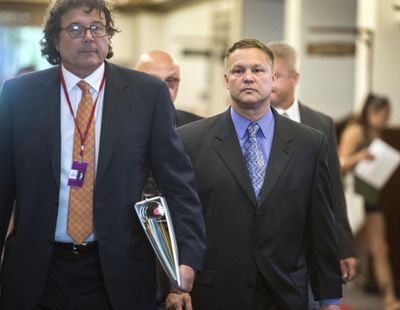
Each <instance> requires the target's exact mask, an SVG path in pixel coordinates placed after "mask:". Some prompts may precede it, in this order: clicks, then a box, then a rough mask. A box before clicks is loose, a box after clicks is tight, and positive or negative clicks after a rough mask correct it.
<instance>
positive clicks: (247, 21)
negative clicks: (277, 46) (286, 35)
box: [242, 0, 284, 42]
mask: <svg viewBox="0 0 400 310" xmlns="http://www.w3.org/2000/svg"><path fill="white" fill-rule="evenodd" d="M283 17H284V1H283V0H246V1H243V21H244V23H243V30H242V37H243V38H255V39H258V40H261V41H263V42H271V41H281V40H282V39H283Z"/></svg>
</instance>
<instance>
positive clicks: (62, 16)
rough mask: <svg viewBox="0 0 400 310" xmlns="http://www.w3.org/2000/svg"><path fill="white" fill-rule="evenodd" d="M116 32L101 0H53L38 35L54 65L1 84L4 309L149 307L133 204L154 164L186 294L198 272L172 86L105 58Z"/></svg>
mask: <svg viewBox="0 0 400 310" xmlns="http://www.w3.org/2000/svg"><path fill="white" fill-rule="evenodd" d="M115 32H116V29H115V27H114V21H113V17H112V11H111V8H110V6H109V4H108V2H106V1H105V0H55V1H53V2H52V3H51V4H50V6H49V10H48V13H47V17H46V20H45V25H44V31H43V33H44V38H43V40H42V41H41V44H42V54H43V55H44V56H45V57H46V59H47V60H48V61H49V63H51V64H52V65H55V66H54V67H52V68H50V69H47V70H43V71H38V72H35V73H31V74H26V75H22V76H20V77H17V78H14V79H11V80H8V81H6V82H5V83H4V86H3V88H2V91H1V93H0V166H1V173H0V248H3V245H5V247H4V260H3V264H2V269H1V277H0V278H1V293H0V309H7V310H8V309H96V310H105V309H120V310H122V309H123V310H128V309H132V310H133V309H154V306H155V302H156V272H155V255H154V252H153V249H152V247H151V245H150V243H149V242H148V240H147V237H146V235H145V233H144V231H143V229H142V227H141V224H140V222H139V219H138V217H137V215H136V213H135V211H134V205H135V203H136V202H137V201H139V200H141V198H142V192H143V186H144V183H145V182H146V180H147V179H148V175H149V171H150V170H152V171H153V172H154V176H155V178H156V180H157V183H158V185H159V187H160V190H161V191H162V193H163V194H164V196H165V197H166V200H167V201H168V204H169V206H170V211H171V215H172V217H173V219H174V224H175V225H176V227H175V234H176V238H177V243H178V247H179V253H180V257H179V258H180V264H181V265H180V266H179V271H180V276H181V286H182V289H183V290H185V291H186V292H189V291H190V290H191V287H192V284H193V280H194V277H195V272H196V270H199V269H201V268H202V261H203V254H204V249H205V229H204V223H203V217H202V212H201V206H200V201H199V198H198V195H197V193H196V190H195V183H194V174H193V168H192V166H191V163H190V160H189V158H188V157H187V155H186V154H185V152H184V149H183V145H182V142H181V139H180V137H179V135H178V133H177V131H176V128H175V126H174V125H173V123H174V119H175V116H174V113H175V112H174V108H173V105H172V102H171V98H170V95H169V92H168V89H167V87H166V86H165V84H164V83H162V82H161V81H160V80H159V79H155V78H154V77H151V76H149V75H146V74H144V73H141V72H137V71H134V70H131V69H127V68H123V67H120V66H117V65H114V64H112V63H110V62H108V61H106V60H105V59H109V58H111V57H112V55H113V50H112V47H111V38H112V37H113V35H114V34H115ZM14 202H15V225H14V227H13V230H12V232H11V234H10V235H9V236H8V238H7V240H5V235H6V231H7V226H8V223H9V220H10V216H11V211H12V209H13V205H14Z"/></svg>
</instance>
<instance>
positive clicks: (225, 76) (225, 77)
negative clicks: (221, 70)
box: [224, 73, 229, 89]
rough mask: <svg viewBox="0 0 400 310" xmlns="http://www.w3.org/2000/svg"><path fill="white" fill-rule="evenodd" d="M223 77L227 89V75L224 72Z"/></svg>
mask: <svg viewBox="0 0 400 310" xmlns="http://www.w3.org/2000/svg"><path fill="white" fill-rule="evenodd" d="M224 79H225V86H226V89H229V85H228V76H227V75H226V73H225V74H224Z"/></svg>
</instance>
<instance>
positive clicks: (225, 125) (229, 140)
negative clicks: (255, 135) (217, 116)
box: [214, 109, 257, 206]
mask: <svg viewBox="0 0 400 310" xmlns="http://www.w3.org/2000/svg"><path fill="white" fill-rule="evenodd" d="M214 148H215V150H216V152H217V153H218V155H219V156H220V157H221V159H222V161H223V162H224V163H225V165H226V166H227V167H228V169H229V171H230V172H231V173H232V174H233V175H234V177H235V179H236V181H237V182H238V184H239V185H240V187H241V188H242V189H243V191H244V192H245V193H246V194H247V196H248V197H249V199H250V200H251V202H252V203H253V204H254V205H255V206H257V201H256V197H255V195H254V191H253V187H252V185H251V181H250V177H249V172H248V171H247V167H246V163H245V161H244V159H243V155H242V150H241V148H240V144H239V141H238V138H237V135H236V131H235V128H234V126H233V122H232V119H231V116H230V110H229V109H228V111H226V112H225V113H223V114H222V115H221V121H220V127H219V131H218V132H217V133H216V136H215V140H214Z"/></svg>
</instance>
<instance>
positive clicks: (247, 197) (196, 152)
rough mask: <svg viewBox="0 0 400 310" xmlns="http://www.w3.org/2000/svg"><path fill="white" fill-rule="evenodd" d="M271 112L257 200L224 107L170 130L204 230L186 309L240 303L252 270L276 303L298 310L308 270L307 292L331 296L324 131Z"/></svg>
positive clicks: (248, 296)
mask: <svg viewBox="0 0 400 310" xmlns="http://www.w3.org/2000/svg"><path fill="white" fill-rule="evenodd" d="M273 113H274V117H275V132H274V137H273V143H272V150H271V154H270V158H269V162H268V166H267V171H266V175H265V181H264V185H263V188H262V190H261V198H260V201H259V203H257V201H256V198H255V195H254V192H253V189H252V185H251V181H250V177H249V174H248V170H247V167H246V163H245V160H244V158H243V155H242V151H241V148H240V144H239V141H238V138H237V135H236V131H235V129H234V127H233V122H232V119H231V116H230V111H229V110H228V111H227V112H225V113H222V114H219V115H216V116H214V117H211V118H209V119H205V120H201V121H197V122H195V123H191V124H188V125H186V126H183V127H180V128H179V132H180V133H181V135H182V138H183V141H184V146H185V150H186V152H187V153H188V155H189V157H190V158H191V160H192V164H193V167H194V169H195V175H196V183H197V186H198V193H199V196H200V200H201V202H202V206H203V213H204V218H205V222H206V231H207V249H206V255H205V262H204V270H203V271H202V272H199V273H198V274H197V276H196V280H195V285H194V288H193V291H192V300H193V307H194V309H197V310H213V309H215V310H216V309H219V310H221V309H226V310H228V309H229V310H235V309H238V310H239V309H240V310H243V309H249V310H250V309H251V303H252V298H253V292H254V286H255V283H256V275H257V272H261V273H262V275H263V276H264V277H265V279H266V281H267V283H268V291H269V293H270V295H271V296H273V297H272V298H273V300H274V305H275V307H276V308H277V309H296V310H300V309H307V305H308V293H307V284H308V281H309V278H310V276H311V284H312V288H313V291H314V295H315V297H316V298H317V299H320V298H339V297H340V296H341V275H340V266H339V259H338V253H337V252H338V250H337V235H336V228H335V224H334V217H333V213H332V210H331V195H330V186H329V173H328V167H327V162H326V148H327V143H326V138H325V137H324V135H323V134H321V133H320V132H317V131H316V130H314V129H312V128H310V127H306V126H303V125H301V124H297V123H295V122H292V121H290V120H288V119H285V118H283V117H282V116H279V115H278V114H277V113H276V112H273ZM309 273H311V275H310V274H309ZM274 309H275V308H274Z"/></svg>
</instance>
